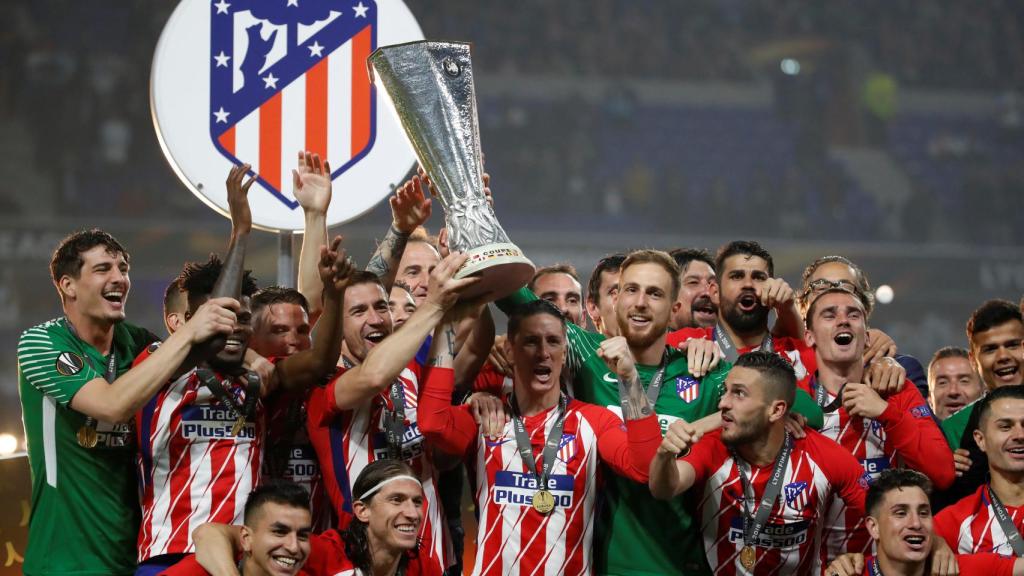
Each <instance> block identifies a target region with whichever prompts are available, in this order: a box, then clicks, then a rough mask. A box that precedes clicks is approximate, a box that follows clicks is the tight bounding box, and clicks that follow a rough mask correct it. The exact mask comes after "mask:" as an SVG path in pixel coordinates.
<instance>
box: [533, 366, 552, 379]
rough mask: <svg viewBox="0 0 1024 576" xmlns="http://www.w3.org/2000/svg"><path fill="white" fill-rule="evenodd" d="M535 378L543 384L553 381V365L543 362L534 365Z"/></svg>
mask: <svg viewBox="0 0 1024 576" xmlns="http://www.w3.org/2000/svg"><path fill="white" fill-rule="evenodd" d="M533 378H534V379H535V380H536V381H537V382H540V383H541V384H547V383H548V382H550V381H551V367H550V366H545V365H542V364H541V365H537V366H534V367H533Z"/></svg>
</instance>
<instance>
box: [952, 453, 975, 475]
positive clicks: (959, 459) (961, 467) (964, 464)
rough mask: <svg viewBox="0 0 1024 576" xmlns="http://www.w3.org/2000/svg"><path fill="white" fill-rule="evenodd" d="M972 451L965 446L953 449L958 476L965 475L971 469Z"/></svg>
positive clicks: (954, 465)
mask: <svg viewBox="0 0 1024 576" xmlns="http://www.w3.org/2000/svg"><path fill="white" fill-rule="evenodd" d="M971 464H973V462H971V453H970V452H968V451H967V450H964V449H963V448H957V449H956V450H953V468H955V469H956V475H957V478H959V477H960V476H963V475H964V474H966V473H967V471H968V470H970V469H971Z"/></svg>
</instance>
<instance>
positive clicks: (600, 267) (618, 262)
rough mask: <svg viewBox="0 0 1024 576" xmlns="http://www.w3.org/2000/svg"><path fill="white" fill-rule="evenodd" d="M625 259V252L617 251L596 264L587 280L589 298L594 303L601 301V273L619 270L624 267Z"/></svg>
mask: <svg viewBox="0 0 1024 576" xmlns="http://www.w3.org/2000/svg"><path fill="white" fill-rule="evenodd" d="M625 259H626V255H625V254H623V253H622V252H617V253H615V254H609V255H607V256H605V257H604V258H601V259H600V260H598V261H597V266H594V271H593V272H592V273H591V274H590V280H589V281H588V282H587V300H589V301H591V302H593V303H594V304H597V303H598V302H600V301H601V274H603V273H605V272H612V273H614V272H618V271H619V269H620V268H622V261H623V260H625Z"/></svg>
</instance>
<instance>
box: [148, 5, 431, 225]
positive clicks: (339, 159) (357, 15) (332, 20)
mask: <svg viewBox="0 0 1024 576" xmlns="http://www.w3.org/2000/svg"><path fill="white" fill-rule="evenodd" d="M422 39H423V33H422V32H421V30H420V27H419V25H418V24H417V23H416V19H415V18H414V17H413V15H412V13H411V12H410V11H409V9H408V8H407V7H406V6H405V4H403V3H402V2H401V0H377V1H374V0H182V2H181V3H180V4H179V5H178V7H177V8H176V9H175V10H174V13H173V14H172V15H171V18H170V20H168V22H167V25H166V26H165V27H164V30H163V33H162V34H161V36H160V41H159V43H158V44H157V48H156V54H155V56H154V57H153V75H152V78H151V81H150V100H151V105H152V109H153V123H154V125H155V127H156V132H157V137H158V138H159V139H160V145H161V147H162V148H163V151H164V155H165V156H166V157H167V159H168V161H169V162H170V163H171V166H172V167H173V168H174V171H175V172H176V173H177V174H178V176H179V178H181V180H182V182H184V183H185V185H186V186H187V187H188V188H189V189H190V190H191V191H192V192H193V193H195V194H196V195H197V196H198V197H199V198H200V199H202V200H203V201H204V202H206V203H207V204H208V205H209V206H210V207H212V208H213V209H215V210H217V211H218V212H220V213H222V214H226V213H227V197H226V196H227V195H226V191H225V189H224V180H225V179H226V177H227V174H228V171H229V170H230V168H231V166H232V165H233V164H243V163H247V164H250V165H252V167H253V171H254V172H255V173H257V174H258V175H259V179H258V180H257V184H256V186H254V187H253V189H251V190H250V191H249V203H250V205H251V206H252V214H253V222H254V224H255V225H257V226H259V227H261V228H265V229H271V230H301V229H302V226H303V222H304V219H303V214H302V208H301V207H300V206H299V205H298V203H297V202H296V201H295V197H294V196H293V194H292V177H291V171H292V169H293V168H294V167H295V165H296V158H297V156H298V152H299V151H300V150H309V151H311V152H316V153H318V154H320V156H321V157H324V158H326V159H327V160H328V161H329V162H330V165H331V169H332V174H331V176H332V178H333V182H334V200H333V201H332V203H331V207H330V211H329V213H328V215H327V219H328V223H329V224H337V223H340V222H345V221H347V220H351V219H352V218H355V217H357V216H359V215H360V214H362V213H364V212H366V211H367V210H369V209H370V208H371V207H373V205H374V204H376V203H377V202H379V201H380V200H381V199H382V198H384V197H385V196H387V194H388V193H389V192H390V187H391V186H393V185H395V184H398V183H400V181H401V179H402V177H403V176H404V175H405V174H406V173H407V172H408V171H409V169H410V168H411V167H412V166H413V163H414V162H415V157H414V155H413V152H412V149H411V148H410V146H409V145H408V143H407V142H406V140H405V136H404V135H403V133H402V130H401V127H400V126H399V125H398V122H397V121H396V120H395V119H394V117H393V115H392V114H391V113H390V112H389V111H388V109H387V108H386V106H385V105H384V102H383V97H384V95H383V93H382V92H381V91H378V90H376V89H375V88H374V86H373V84H372V83H371V82H370V77H369V74H368V72H367V66H366V58H367V57H368V56H369V55H370V53H372V52H373V51H374V50H375V49H376V48H377V46H385V45H388V44H398V43H401V42H410V41H414V40H422Z"/></svg>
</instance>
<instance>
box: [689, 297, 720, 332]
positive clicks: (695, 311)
mask: <svg viewBox="0 0 1024 576" xmlns="http://www.w3.org/2000/svg"><path fill="white" fill-rule="evenodd" d="M690 311H691V313H692V316H693V319H694V320H695V321H696V322H697V323H698V324H700V325H702V326H703V325H705V324H713V323H714V322H715V320H716V319H717V318H718V308H717V307H716V306H715V304H714V303H713V302H712V301H711V298H710V297H709V296H701V297H699V298H697V299H695V300H694V301H693V305H692V306H690Z"/></svg>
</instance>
